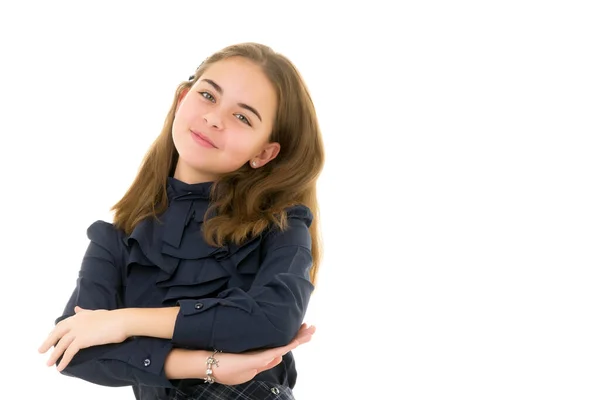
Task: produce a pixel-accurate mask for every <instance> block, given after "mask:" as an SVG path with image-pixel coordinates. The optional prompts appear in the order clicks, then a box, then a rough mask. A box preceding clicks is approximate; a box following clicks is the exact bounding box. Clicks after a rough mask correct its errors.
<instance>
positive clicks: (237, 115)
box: [235, 114, 252, 126]
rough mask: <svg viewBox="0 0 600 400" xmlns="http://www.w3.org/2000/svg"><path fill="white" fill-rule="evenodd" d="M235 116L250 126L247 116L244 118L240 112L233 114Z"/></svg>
mask: <svg viewBox="0 0 600 400" xmlns="http://www.w3.org/2000/svg"><path fill="white" fill-rule="evenodd" d="M235 117H236V118H237V119H239V120H240V121H242V122H243V123H244V124H246V125H248V126H252V124H250V121H248V118H246V117H245V116H244V115H242V114H235Z"/></svg>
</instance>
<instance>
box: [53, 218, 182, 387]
mask: <svg viewBox="0 0 600 400" xmlns="http://www.w3.org/2000/svg"><path fill="white" fill-rule="evenodd" d="M87 235H88V238H89V239H90V244H89V246H88V248H87V251H86V253H85V255H84V257H83V261H82V265H81V269H80V271H79V277H78V279H77V286H76V288H75V290H74V291H73V294H72V295H71V297H70V299H69V301H68V302H67V305H66V307H65V309H64V312H63V315H62V316H61V317H59V318H57V319H56V321H55V322H56V323H58V322H60V321H61V320H63V319H65V318H68V317H70V316H72V315H73V314H74V313H75V312H74V307H75V306H76V305H77V306H80V307H82V308H86V309H107V310H114V309H117V308H121V307H122V306H123V301H122V273H123V272H122V268H120V263H119V261H118V260H119V259H120V255H121V254H122V252H123V251H124V249H123V243H122V242H121V240H120V235H119V233H118V232H117V231H116V230H115V228H114V227H113V225H112V224H109V223H107V222H104V221H96V222H95V223H93V224H92V225H91V226H90V227H89V228H88V230H87ZM172 347H173V345H172V343H171V341H170V340H166V339H158V338H149V337H135V338H129V339H128V340H126V341H125V342H123V343H116V344H107V345H100V346H93V347H89V348H85V349H81V350H80V351H79V352H78V353H77V354H76V355H75V357H74V358H73V360H72V361H71V362H70V363H69V365H68V366H67V367H66V368H65V369H64V370H63V371H62V372H61V373H62V374H64V375H67V376H72V377H77V378H80V379H83V380H86V381H89V382H92V383H95V384H98V385H103V386H131V385H145V386H156V387H173V386H172V384H171V382H170V381H169V380H168V379H167V378H166V375H165V373H164V364H165V360H166V357H167V355H168V353H169V352H170V351H171V349H172ZM59 362H60V359H59V360H58V362H57V365H58V363H59Z"/></svg>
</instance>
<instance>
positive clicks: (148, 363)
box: [144, 358, 150, 367]
mask: <svg viewBox="0 0 600 400" xmlns="http://www.w3.org/2000/svg"><path fill="white" fill-rule="evenodd" d="M149 365H150V359H149V358H146V359H145V360H144V367H147V366H149Z"/></svg>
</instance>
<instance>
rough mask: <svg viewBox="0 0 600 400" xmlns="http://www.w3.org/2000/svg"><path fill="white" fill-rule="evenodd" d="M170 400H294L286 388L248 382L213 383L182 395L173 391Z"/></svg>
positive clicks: (177, 390) (261, 382)
mask: <svg viewBox="0 0 600 400" xmlns="http://www.w3.org/2000/svg"><path fill="white" fill-rule="evenodd" d="M171 399H172V400H267V399H268V400H275V399H277V400H295V399H294V395H293V393H292V390H291V389H290V388H289V387H287V386H281V385H276V384H273V383H270V382H263V381H249V382H246V383H242V384H241V385H232V386H228V385H221V384H219V383H213V384H211V385H209V384H204V385H198V386H196V387H194V390H193V391H192V392H188V393H184V392H182V391H181V390H179V389H175V393H174V394H173V397H171Z"/></svg>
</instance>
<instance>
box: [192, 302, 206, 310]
mask: <svg viewBox="0 0 600 400" xmlns="http://www.w3.org/2000/svg"><path fill="white" fill-rule="evenodd" d="M202 307H204V304H202V303H196V305H194V308H195V309H196V310H199V309H201V308H202Z"/></svg>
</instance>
